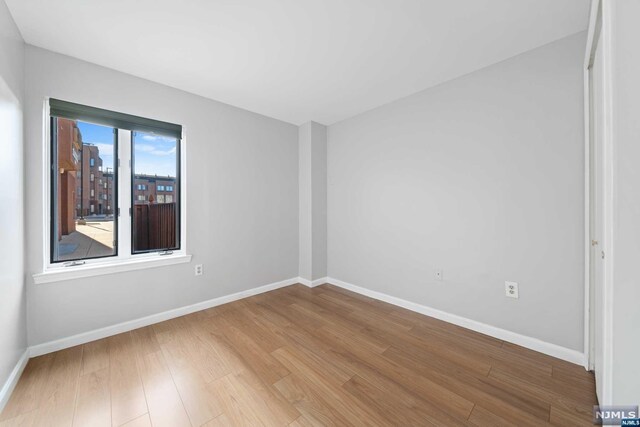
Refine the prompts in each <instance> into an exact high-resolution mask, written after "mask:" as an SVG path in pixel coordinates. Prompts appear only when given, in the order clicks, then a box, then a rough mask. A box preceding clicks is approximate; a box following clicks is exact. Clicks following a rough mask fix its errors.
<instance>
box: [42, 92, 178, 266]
mask: <svg viewBox="0 0 640 427" xmlns="http://www.w3.org/2000/svg"><path fill="white" fill-rule="evenodd" d="M49 118H50V124H51V132H50V135H49V137H50V144H49V149H50V150H51V156H50V157H51V171H50V172H51V182H50V185H49V187H50V194H51V201H50V206H49V207H50V230H49V232H50V233H49V234H50V236H49V239H50V248H49V259H50V263H51V264H64V263H73V262H74V261H84V260H92V259H103V258H113V257H117V256H118V255H119V253H118V250H119V246H120V245H119V243H120V242H119V241H118V236H119V228H118V227H119V224H118V222H117V218H118V217H119V216H120V209H119V206H118V194H119V189H120V180H119V178H118V169H119V157H118V155H114V159H116V160H115V166H114V193H113V194H114V198H115V200H114V209H113V211H114V221H115V223H114V233H115V234H114V246H115V253H114V254H112V255H107V256H99V257H86V258H78V259H74V260H60V261H54V260H53V258H54V244H55V243H56V241H57V228H56V217H55V214H56V209H55V208H56V200H57V198H55V199H54V197H57V194H56V190H57V182H58V181H57V176H56V174H57V173H58V167H57V122H56V123H55V126H54V122H55V119H56V118H66V119H71V120H76V121H81V122H85V123H91V124H96V125H101V126H107V127H111V128H113V129H114V135H115V137H114V138H115V139H114V144H115V145H114V150H115V151H114V153H119V151H118V142H119V141H118V130H126V131H129V132H130V134H131V139H130V147H129V148H130V151H131V152H130V155H131V156H130V159H131V165H130V173H131V182H130V185H129V187H130V192H131V200H130V211H129V218H130V221H129V228H130V230H129V234H130V236H129V238H130V242H129V243H130V251H131V253H130V255H131V256H133V255H140V254H148V253H154V252H157V253H163V252H165V253H171V252H173V251H180V250H181V248H182V202H183V200H182V191H181V190H182V188H181V182H182V180H181V173H182V157H181V156H182V153H181V149H182V126H181V125H178V124H174V123H169V122H163V121H160V120H155V119H148V118H145V117H140V116H135V115H130V114H126V113H119V112H115V111H111V110H106V109H102V108H97V107H92V106H87V105H82V104H76V103H73V102H69V101H63V100H58V99H54V98H50V99H49ZM135 132H144V133H151V134H154V135H161V136H168V137H172V138H175V139H176V177H175V183H176V198H175V203H176V205H177V206H176V225H175V229H176V247H174V248H167V249H151V250H146V251H134V243H133V232H134V225H133V206H134V200H133V199H134V193H135V190H134V188H135V174H134V172H135V167H134V157H135V156H134V142H133V138H134V133H135ZM54 144H56V146H55V150H54ZM82 156H83V157H82V158H83V159H84V153H82ZM82 172H83V171H82V170H81V180H82V179H84V174H82Z"/></svg>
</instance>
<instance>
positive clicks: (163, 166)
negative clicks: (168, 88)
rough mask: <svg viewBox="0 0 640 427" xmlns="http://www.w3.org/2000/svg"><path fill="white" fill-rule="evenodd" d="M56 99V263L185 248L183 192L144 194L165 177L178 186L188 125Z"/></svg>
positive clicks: (53, 113)
mask: <svg viewBox="0 0 640 427" xmlns="http://www.w3.org/2000/svg"><path fill="white" fill-rule="evenodd" d="M49 106H50V114H51V116H50V125H51V126H50V128H51V135H50V137H51V139H50V141H51V145H50V147H51V149H50V159H51V166H52V167H51V177H50V183H51V193H50V194H51V197H50V200H51V203H50V210H51V215H50V216H49V217H50V218H51V222H50V226H49V227H48V228H49V230H50V242H51V244H50V254H49V257H48V258H49V260H50V262H49V264H50V265H51V266H53V264H55V263H63V265H65V266H70V265H78V264H84V263H85V261H87V262H91V261H94V259H102V258H106V257H112V258H113V259H114V260H121V261H126V260H129V259H131V258H133V257H141V256H143V255H144V254H148V253H153V252H156V253H157V252H167V251H178V255H182V256H184V255H185V254H184V248H183V246H182V245H181V229H180V228H181V222H180V196H179V193H178V194H175V195H174V196H172V197H170V198H169V199H168V200H167V198H165V197H160V196H156V195H154V194H152V195H149V193H147V194H144V193H143V194H140V192H143V191H147V190H148V189H149V185H152V188H153V186H155V182H156V180H157V179H158V177H161V179H164V180H165V181H166V180H169V181H170V182H174V183H175V184H176V188H179V182H180V144H181V135H182V128H181V126H179V125H174V124H171V123H166V122H159V121H155V120H150V119H146V118H141V117H137V116H130V115H126V114H121V113H116V112H112V111H107V110H102V109H98V108H93V107H86V106H83V105H79V104H73V103H69V102H65V101H59V100H55V99H50V100H49ZM96 166H97V167H96ZM89 168H92V169H89ZM83 172H84V173H83ZM83 176H85V177H87V178H88V179H86V178H84V179H83ZM96 180H97V182H96V183H95V184H94V182H95V181H96ZM109 183H111V184H109ZM172 187H173V186H172ZM96 191H97V192H98V197H97V199H96V198H95V196H96ZM121 213H122V214H121ZM181 248H182V250H181ZM161 258H163V259H166V258H165V257H161ZM70 261H78V262H75V263H73V264H70V263H69V262H70ZM95 261H98V260H95ZM183 262H184V261H183Z"/></svg>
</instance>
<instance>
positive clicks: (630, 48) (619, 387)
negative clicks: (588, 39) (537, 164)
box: [611, 0, 640, 405]
mask: <svg viewBox="0 0 640 427" xmlns="http://www.w3.org/2000/svg"><path fill="white" fill-rule="evenodd" d="M611 6H612V7H613V10H614V14H613V27H612V28H613V51H614V56H613V64H612V65H613V67H612V70H613V91H614V92H613V100H614V104H613V114H614V122H615V124H614V130H613V133H614V141H613V144H614V147H613V150H614V153H615V154H614V157H615V158H614V186H615V188H614V215H613V216H614V222H613V224H614V230H613V233H614V235H613V252H614V253H613V403H615V404H618V405H637V404H638V403H640V363H638V359H639V357H638V355H639V354H640V329H639V325H640V309H639V308H638V301H640V263H639V261H640V243H639V242H640V196H639V195H640V167H639V166H638V165H640V97H639V96H638V94H640V80H639V79H638V76H640V52H639V51H638V40H640V27H638V17H639V16H640V2H638V1H637V0H620V1H617V0H616V1H615V2H611Z"/></svg>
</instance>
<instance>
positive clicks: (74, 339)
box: [29, 277, 299, 357]
mask: <svg viewBox="0 0 640 427" xmlns="http://www.w3.org/2000/svg"><path fill="white" fill-rule="evenodd" d="M298 282H299V278H298V277H294V278H292V279H287V280H283V281H281V282H275V283H270V284H268V285H264V286H260V287H257V288H252V289H247V290H246V291H241V292H237V293H235V294H231V295H225V296H222V297H218V298H214V299H210V300H208V301H203V302H199V303H196V304H192V305H187V306H185V307H180V308H175V309H173V310H168V311H164V312H162V313H157V314H152V315H150V316H146V317H141V318H139V319H134V320H129V321H127V322H122V323H118V324H116V325H112V326H107V327H104V328H100V329H95V330H93V331H88V332H83V333H81V334H77V335H73V336H70V337H66V338H61V339H58V340H55V341H49V342H46V343H43V344H38V345H34V346H31V347H30V348H29V356H30V357H35V356H40V355H43V354H47V353H52V352H54V351H58V350H62V349H65V348H69V347H73V346H76V345H80V344H85V343H88V342H91V341H95V340H99V339H101V338H106V337H110V336H113V335H117V334H121V333H123V332H128V331H132V330H134V329H138V328H142V327H144V326H149V325H153V324H154V323H158V322H163V321H165V320H169V319H173V318H176V317H180V316H184V315H186V314H191V313H195V312H196V311H201V310H205V309H207V308H211V307H215V306H218V305H222V304H226V303H228V302H232V301H237V300H239V299H242V298H247V297H250V296H253V295H258V294H262V293H264V292H269V291H272V290H274V289H278V288H282V287H284V286H289V285H293V284H295V283H298Z"/></svg>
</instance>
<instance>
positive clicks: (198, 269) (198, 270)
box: [196, 264, 203, 276]
mask: <svg viewBox="0 0 640 427" xmlns="http://www.w3.org/2000/svg"><path fill="white" fill-rule="evenodd" d="M202 272H203V269H202V264H196V276H202Z"/></svg>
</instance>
